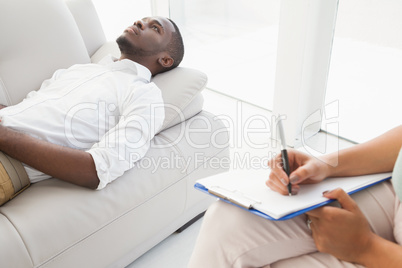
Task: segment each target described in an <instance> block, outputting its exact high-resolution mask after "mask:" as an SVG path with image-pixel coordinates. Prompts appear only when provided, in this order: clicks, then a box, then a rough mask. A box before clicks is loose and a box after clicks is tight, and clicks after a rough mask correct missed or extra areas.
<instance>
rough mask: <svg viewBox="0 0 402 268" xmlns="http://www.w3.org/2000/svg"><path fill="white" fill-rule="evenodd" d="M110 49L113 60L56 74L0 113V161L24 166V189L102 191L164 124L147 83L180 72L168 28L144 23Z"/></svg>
mask: <svg viewBox="0 0 402 268" xmlns="http://www.w3.org/2000/svg"><path fill="white" fill-rule="evenodd" d="M116 41H117V43H118V45H119V48H120V51H121V58H120V59H119V60H117V59H112V58H111V57H110V58H105V59H103V60H102V62H101V63H100V64H81V65H74V66H72V67H70V68H68V69H65V70H58V71H56V72H55V73H54V75H53V77H52V78H51V79H49V80H46V81H45V82H43V84H42V86H41V88H40V89H39V90H38V91H33V92H30V93H29V94H28V95H27V97H26V99H25V100H24V101H22V102H21V103H19V104H17V105H14V106H10V107H5V106H1V107H0V120H1V121H0V153H1V151H2V152H3V153H4V154H3V153H2V157H3V159H4V157H7V158H8V159H10V157H12V158H14V159H16V160H18V161H15V162H17V163H19V161H21V162H22V163H24V164H25V166H24V168H25V170H26V171H27V174H28V177H29V180H30V181H31V182H37V181H40V180H43V179H47V178H50V177H55V178H59V179H61V180H64V181H68V182H71V183H73V184H77V185H80V186H84V187H88V188H92V189H96V188H97V189H102V188H103V187H105V186H106V185H107V184H108V183H110V182H111V181H113V180H114V179H116V178H118V177H119V176H121V175H122V174H123V173H124V172H125V171H126V170H128V169H130V168H131V167H132V166H133V161H135V160H138V159H140V158H141V157H143V156H144V155H145V153H146V151H147V150H148V148H149V144H150V140H151V139H152V138H153V137H154V135H155V133H157V132H158V131H159V129H160V128H161V126H162V123H163V119H164V109H163V108H161V104H162V103H163V100H162V96H161V92H160V90H159V89H158V88H157V86H156V85H155V84H154V83H150V78H151V76H154V75H156V74H158V73H161V72H165V71H168V70H170V69H173V68H175V67H176V66H178V65H179V63H180V62H181V60H182V58H183V54H184V47H183V40H182V37H181V35H180V32H179V29H178V28H177V26H176V25H175V23H174V22H173V21H171V20H169V19H166V18H162V17H151V18H144V19H142V20H139V21H136V22H135V23H134V24H133V25H132V26H130V27H129V28H127V29H126V30H125V31H124V33H123V34H122V35H121V36H120V37H119V38H118V39H117V40H116ZM21 79H23V77H22V78H21ZM157 104H159V109H158V108H157ZM6 155H8V156H6ZM133 156H134V157H133ZM1 159H2V158H0V160H1ZM4 167H5V166H4V165H0V177H2V178H0V179H1V180H0V186H1V184H3V185H4V183H2V181H4V180H5V179H4V178H5V177H7V175H8V173H7V172H6V170H5V168H4ZM6 169H7V168H6ZM7 179H9V178H7ZM0 188H1V187H0ZM3 188H4V187H3ZM0 201H1V200H0ZM6 201H7V200H6Z"/></svg>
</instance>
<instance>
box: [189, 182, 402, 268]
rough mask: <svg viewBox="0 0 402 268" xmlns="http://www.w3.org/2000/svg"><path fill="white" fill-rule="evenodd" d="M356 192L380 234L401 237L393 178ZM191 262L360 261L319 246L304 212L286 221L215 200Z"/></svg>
mask: <svg viewBox="0 0 402 268" xmlns="http://www.w3.org/2000/svg"><path fill="white" fill-rule="evenodd" d="M352 197H353V199H354V200H355V201H356V202H357V204H358V205H359V207H360V209H361V210H362V211H363V213H364V214H365V216H366V217H367V219H368V221H369V223H370V226H371V228H372V230H373V231H374V232H375V233H376V234H378V235H380V236H382V237H384V238H386V239H388V240H390V241H394V242H395V241H398V242H399V243H400V242H401V241H402V211H400V209H399V200H398V198H397V197H396V196H395V193H394V191H393V188H392V185H391V183H390V182H384V183H381V184H379V185H376V186H374V187H371V188H368V189H366V190H363V191H361V192H358V193H356V194H353V195H352ZM401 210H402V209H401ZM395 223H397V224H395ZM188 267H189V268H194V267H200V268H205V267H208V268H226V267H275V268H277V267H331V268H332V267H361V266H359V265H354V264H351V263H347V262H343V261H340V260H338V259H336V258H335V257H333V256H331V255H329V254H325V253H320V252H317V249H316V247H315V244H314V241H313V239H312V237H311V231H310V230H309V229H308V228H307V225H306V216H305V215H300V216H297V217H295V218H293V219H290V220H287V221H269V220H266V219H264V218H261V217H258V216H256V215H254V214H252V213H250V212H247V211H245V210H243V209H240V208H238V207H235V206H232V205H230V204H227V203H225V202H222V201H217V202H215V203H214V204H213V205H212V206H211V207H210V208H209V209H208V211H207V213H206V214H205V216H204V219H203V223H202V226H201V230H200V233H199V236H198V239H197V242H196V245H195V248H194V251H193V254H192V256H191V259H190V262H189V265H188Z"/></svg>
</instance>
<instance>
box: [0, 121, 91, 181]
mask: <svg viewBox="0 0 402 268" xmlns="http://www.w3.org/2000/svg"><path fill="white" fill-rule="evenodd" d="M0 150H1V151H3V152H4V153H6V154H8V155H9V156H11V157H13V158H15V159H17V160H19V161H21V162H23V163H25V164H27V165H29V166H31V167H33V168H35V169H37V170H39V171H41V172H43V173H45V174H48V175H50V176H52V177H55V178H58V179H61V180H64V181H67V182H71V183H73V184H76V185H80V186H84V187H87V188H91V189H96V188H97V187H98V184H99V178H98V175H97V172H96V168H95V163H94V160H93V158H92V156H91V155H90V154H89V153H87V152H83V151H80V150H77V149H72V148H68V147H64V146H60V145H56V144H52V143H49V142H46V141H42V140H39V139H36V138H33V137H31V136H28V135H26V134H23V133H20V132H17V131H14V130H12V129H9V128H7V127H4V126H0Z"/></svg>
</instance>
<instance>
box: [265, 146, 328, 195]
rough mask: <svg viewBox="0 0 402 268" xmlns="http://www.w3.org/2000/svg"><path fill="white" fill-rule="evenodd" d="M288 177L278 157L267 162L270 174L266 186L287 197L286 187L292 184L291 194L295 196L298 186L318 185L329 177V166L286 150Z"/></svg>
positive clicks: (302, 154) (303, 154) (304, 155)
mask: <svg viewBox="0 0 402 268" xmlns="http://www.w3.org/2000/svg"><path fill="white" fill-rule="evenodd" d="M288 157H289V166H290V172H291V173H290V176H289V177H288V176H287V175H286V172H285V171H284V170H283V168H282V158H281V155H278V156H277V157H275V158H272V159H271V160H269V162H268V166H269V167H270V168H271V173H270V174H269V178H268V180H267V181H266V185H267V186H268V187H269V188H271V189H272V190H274V191H276V192H278V193H280V194H283V195H288V188H287V185H288V183H289V181H290V182H291V183H292V194H293V195H294V194H297V192H298V191H299V189H300V186H299V184H309V183H318V182H320V181H322V180H324V179H325V178H326V177H328V176H329V166H328V165H327V164H326V163H325V162H323V161H321V160H319V159H317V158H315V157H312V156H310V155H307V154H305V153H302V152H299V151H296V150H288Z"/></svg>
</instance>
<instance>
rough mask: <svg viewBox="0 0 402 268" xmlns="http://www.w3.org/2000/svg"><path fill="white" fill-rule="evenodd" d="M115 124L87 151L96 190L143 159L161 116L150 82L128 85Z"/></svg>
mask: <svg viewBox="0 0 402 268" xmlns="http://www.w3.org/2000/svg"><path fill="white" fill-rule="evenodd" d="M132 87H133V88H131V90H130V94H129V96H128V97H125V100H124V102H123V104H122V107H119V109H121V116H120V120H119V122H118V123H117V125H116V126H115V127H113V128H111V129H110V130H109V131H108V132H107V133H106V134H105V135H104V136H103V137H102V138H101V140H100V141H99V142H98V143H96V144H94V145H93V146H92V148H91V149H89V150H88V152H89V153H90V154H91V155H92V157H93V159H94V162H95V166H96V171H97V174H98V177H99V181H100V182H99V185H98V190H100V189H102V188H104V187H105V186H106V185H107V184H108V183H110V182H112V181H113V180H115V179H116V178H118V177H120V176H121V175H123V173H124V172H125V171H127V170H129V169H130V168H132V167H133V165H134V163H135V162H136V161H138V160H139V159H141V158H142V157H144V155H145V154H146V152H147V151H148V149H149V147H150V143H151V140H152V139H153V137H154V136H155V134H156V133H157V132H158V131H159V129H160V128H161V127H162V124H163V120H164V117H165V112H164V106H163V99H162V94H161V92H160V90H159V88H158V87H157V86H156V85H155V84H154V83H148V84H143V85H140V86H139V87H135V86H132Z"/></svg>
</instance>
